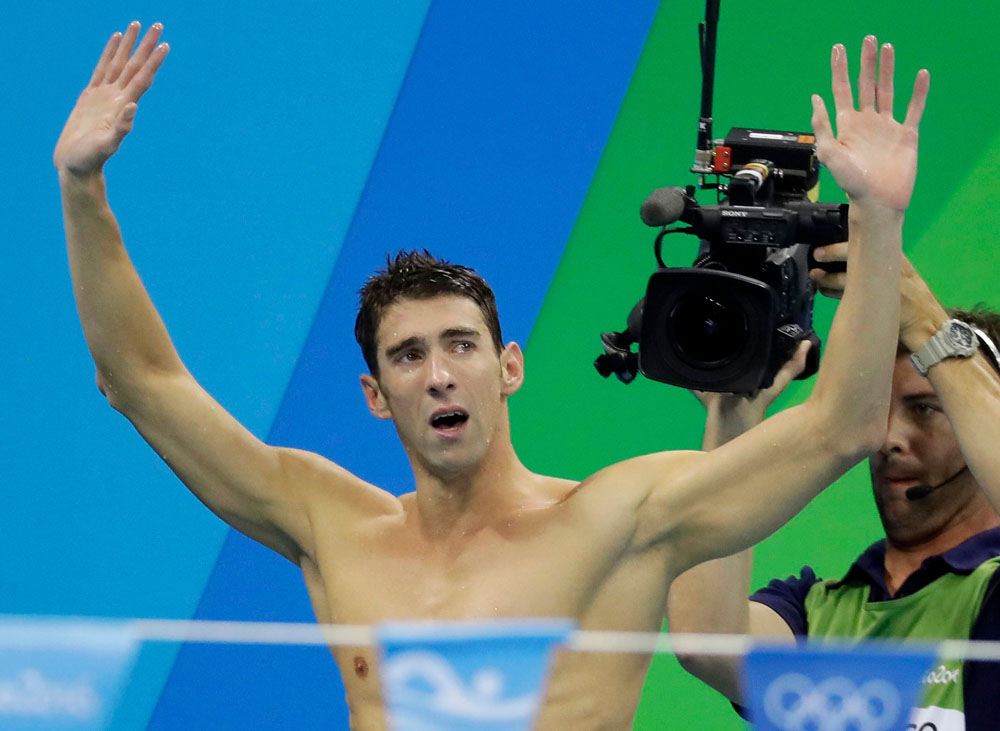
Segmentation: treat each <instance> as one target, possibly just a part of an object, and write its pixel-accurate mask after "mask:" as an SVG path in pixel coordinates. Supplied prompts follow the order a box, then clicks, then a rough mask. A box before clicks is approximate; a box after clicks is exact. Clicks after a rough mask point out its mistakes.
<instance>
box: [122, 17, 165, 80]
mask: <svg viewBox="0 0 1000 731" xmlns="http://www.w3.org/2000/svg"><path fill="white" fill-rule="evenodd" d="M162 32H163V26H162V25H161V24H160V23H153V25H151V26H150V28H149V30H148V31H146V35H145V37H144V38H143V39H142V43H140V44H139V47H138V48H136V49H135V53H133V54H132V58H130V59H129V60H128V63H126V64H125V68H124V69H123V70H122V73H121V76H119V77H118V84H119V85H120V86H122V87H124V86H127V85H128V83H129V82H130V81H131V80H132V77H133V76H135V74H136V72H137V71H138V70H139V69H140V68H142V65H143V64H144V63H146V60H147V59H148V58H149V57H150V55H151V54H152V53H153V49H154V48H156V43H157V41H159V40H160V33H162Z"/></svg>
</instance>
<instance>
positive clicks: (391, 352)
mask: <svg viewBox="0 0 1000 731" xmlns="http://www.w3.org/2000/svg"><path fill="white" fill-rule="evenodd" d="M423 343H424V339H423V338H421V337H418V336H416V335H414V336H413V337H411V338H407V339H406V340H403V341H401V342H399V343H396V344H395V345H393V346H391V347H389V348H386V350H385V357H386V358H388V359H389V360H392V359H393V358H394V357H395V356H396V355H398V354H399V353H401V352H402V351H404V350H407V349H409V348H412V347H413V346H414V345H422V344H423Z"/></svg>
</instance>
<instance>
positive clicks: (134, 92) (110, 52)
mask: <svg viewBox="0 0 1000 731" xmlns="http://www.w3.org/2000/svg"><path fill="white" fill-rule="evenodd" d="M162 31H163V27H162V26H161V25H160V24H159V23H155V24H154V25H153V26H152V27H151V28H150V29H149V31H148V32H147V33H146V35H145V37H144V38H143V39H142V43H140V44H139V47H138V48H136V49H135V53H134V54H133V53H132V48H133V47H134V46H135V42H136V39H137V38H138V37H139V23H138V22H133V23H131V24H129V27H128V29H127V30H126V31H125V34H124V35H122V34H121V33H115V34H114V35H112V36H111V38H110V39H109V40H108V43H107V45H106V46H105V47H104V52H103V53H102V54H101V58H100V60H99V61H98V62H97V67H96V68H95V69H94V73H93V75H92V76H91V78H90V83H89V84H88V85H87V88H86V89H84V90H83V93H82V94H80V98H79V99H78V100H77V102H76V106H75V107H74V108H73V111H72V112H71V113H70V115H69V119H68V120H67V121H66V126H65V127H64V128H63V131H62V134H61V135H60V136H59V141H58V142H57V143H56V149H55V153H54V154H53V162H55V165H56V167H57V168H58V169H60V170H66V171H69V172H71V173H74V174H77V175H86V174H89V173H93V172H97V171H99V170H100V169H101V167H102V166H103V165H104V163H105V162H106V161H107V159H108V158H109V157H111V155H113V154H114V153H115V151H116V150H118V147H119V145H121V142H122V140H123V139H124V138H125V135H127V134H128V133H129V131H131V129H132V123H133V121H134V119H135V112H136V108H137V102H138V101H139V99H140V97H142V95H143V94H145V93H146V91H147V90H148V89H149V87H150V86H151V85H152V83H153V77H154V76H155V75H156V71H157V69H159V68H160V64H162V63H163V59H164V58H166V56H167V52H168V51H169V47H168V46H167V44H166V43H161V44H159V45H157V41H158V40H159V38H160V33H161V32H162Z"/></svg>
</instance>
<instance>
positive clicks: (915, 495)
mask: <svg viewBox="0 0 1000 731" xmlns="http://www.w3.org/2000/svg"><path fill="white" fill-rule="evenodd" d="M967 469H969V466H968V465H965V466H963V467H962V469H960V470H959V471H958V472H956V473H955V474H953V475H952V476H951V477H949V478H948V479H946V480H945V481H944V482H939V483H938V484H936V485H914V486H913V487H909V488H907V489H906V492H905V493H903V494H904V495H905V496H906V499H907V500H909V501H910V502H915V501H917V500H923V499H924V498H925V497H927V496H928V495H930V494H931V493H932V492H934V491H935V490H938V489H940V488H942V487H944V486H945V485H947V484H948V483H949V482H952V481H953V480H957V479H958V478H959V477H960V476H961V475H962V473H963V472H965V471H966V470H967Z"/></svg>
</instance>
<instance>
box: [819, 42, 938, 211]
mask: <svg viewBox="0 0 1000 731" xmlns="http://www.w3.org/2000/svg"><path fill="white" fill-rule="evenodd" d="M877 43H878V42H877V41H876V39H875V37H874V36H868V37H867V38H865V40H864V43H863V45H862V49H861V71H860V73H859V74H858V108H857V109H855V107H854V96H853V94H852V92H851V82H850V79H849V78H848V74H847V55H846V53H845V51H844V47H843V46H842V45H840V44H838V45H836V46H834V47H833V52H832V55H831V59H830V66H831V70H832V72H833V99H834V104H835V105H836V122H837V135H836V136H834V134H833V129H832V128H831V125H830V118H829V114H828V113H827V110H826V105H825V104H824V103H823V100H822V98H821V97H819V96H818V95H816V96H813V117H812V125H813V131H814V132H815V133H816V151H817V154H818V156H819V159H820V162H822V163H823V164H824V165H826V167H827V168H828V169H829V170H830V172H831V173H832V174H833V177H834V178H835V179H836V181H837V184H838V185H840V187H841V188H843V189H844V191H845V192H846V193H847V195H848V196H849V197H850V198H851V200H852V202H861V201H868V202H873V203H877V204H880V205H883V206H886V207H889V208H893V209H896V210H899V211H902V210H905V209H906V207H907V206H908V205H909V203H910V196H911V194H912V193H913V183H914V180H915V179H916V175H917V140H918V128H919V125H920V118H921V116H922V115H923V112H924V105H925V103H926V101H927V92H928V89H929V88H930V75H929V74H928V72H927V71H926V70H922V71H920V72H919V73H918V74H917V78H916V81H915V82H914V84H913V94H912V96H911V97H910V103H909V106H908V108H907V111H906V118H905V119H904V121H903V122H902V123H900V122H897V121H896V120H895V119H893V115H892V105H893V73H894V68H895V51H894V50H893V48H892V46H891V45H889V44H888V43H886V44H884V45H883V46H882V49H881V54H879V55H880V58H879V59H878V60H879V63H878V66H879V69H878V75H877V81H876V68H875V67H876V55H877V53H878V52H877Z"/></svg>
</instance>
